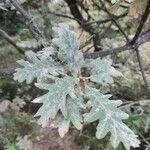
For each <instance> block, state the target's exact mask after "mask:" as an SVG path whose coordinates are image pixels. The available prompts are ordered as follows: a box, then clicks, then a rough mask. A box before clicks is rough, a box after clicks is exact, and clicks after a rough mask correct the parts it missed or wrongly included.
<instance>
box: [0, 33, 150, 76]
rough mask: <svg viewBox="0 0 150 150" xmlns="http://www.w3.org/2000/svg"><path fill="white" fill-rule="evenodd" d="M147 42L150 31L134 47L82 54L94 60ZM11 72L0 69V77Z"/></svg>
mask: <svg viewBox="0 0 150 150" xmlns="http://www.w3.org/2000/svg"><path fill="white" fill-rule="evenodd" d="M148 41H150V31H149V32H148V33H145V34H143V35H142V36H140V37H139V38H138V40H137V41H136V43H135V44H134V45H129V44H126V45H124V46H122V47H118V48H114V49H111V50H107V51H99V52H94V53H89V54H88V53H84V58H87V59H95V58H98V57H104V56H108V55H111V54H114V53H119V52H123V51H127V50H131V49H136V48H138V47H139V46H140V45H142V44H143V43H145V42H148ZM13 72H14V70H13V69H0V75H11V74H12V73H13Z"/></svg>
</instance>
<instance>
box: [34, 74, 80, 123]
mask: <svg viewBox="0 0 150 150" xmlns="http://www.w3.org/2000/svg"><path fill="white" fill-rule="evenodd" d="M77 83H78V79H77V78H74V77H70V76H66V77H64V78H62V79H57V80H55V83H53V84H44V83H37V84H36V86H37V87H39V88H41V89H45V90H48V93H47V94H45V95H43V96H41V97H38V98H36V99H35V100H34V101H33V102H35V103H43V105H42V106H41V107H40V109H39V110H38V112H37V113H36V114H35V116H40V119H39V121H38V122H39V124H42V126H45V125H47V123H48V121H49V119H54V118H55V116H56V114H57V112H58V111H59V110H61V112H62V114H63V115H64V117H67V115H68V114H67V108H66V99H67V96H70V97H71V98H72V99H75V98H76V95H75V87H74V86H75V84H77Z"/></svg>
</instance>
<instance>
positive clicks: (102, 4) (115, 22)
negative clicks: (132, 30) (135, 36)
mask: <svg viewBox="0 0 150 150" xmlns="http://www.w3.org/2000/svg"><path fill="white" fill-rule="evenodd" d="M99 2H100V4H101V6H102V8H103V10H104V11H105V12H106V13H107V14H108V15H109V17H110V18H111V19H112V21H113V23H114V24H115V25H116V26H117V27H118V29H119V31H120V32H121V33H122V34H123V35H124V37H125V39H126V40H127V41H129V39H128V36H127V35H126V34H125V32H124V31H123V29H122V28H121V26H120V25H119V23H118V22H117V21H116V19H115V18H114V16H113V15H112V14H111V13H110V12H109V11H108V9H107V8H106V6H105V4H104V3H103V1H102V0H100V1H99ZM97 7H99V5H97Z"/></svg>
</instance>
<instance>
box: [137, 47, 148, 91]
mask: <svg viewBox="0 0 150 150" xmlns="http://www.w3.org/2000/svg"><path fill="white" fill-rule="evenodd" d="M135 52H136V56H137V61H138V63H139V67H140V71H141V74H142V78H143V81H144V83H145V87H146V89H149V85H148V82H147V79H146V76H145V72H144V68H143V65H142V61H141V56H140V53H139V49H138V48H136V49H135Z"/></svg>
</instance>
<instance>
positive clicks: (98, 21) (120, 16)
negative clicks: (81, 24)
mask: <svg viewBox="0 0 150 150" xmlns="http://www.w3.org/2000/svg"><path fill="white" fill-rule="evenodd" d="M126 15H127V13H124V14H122V15H119V16H115V19H120V18H122V17H125V16H126ZM110 21H112V19H111V18H108V19H105V20H97V21H91V22H88V23H87V24H85V26H88V25H91V24H94V23H98V24H102V23H107V22H110Z"/></svg>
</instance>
